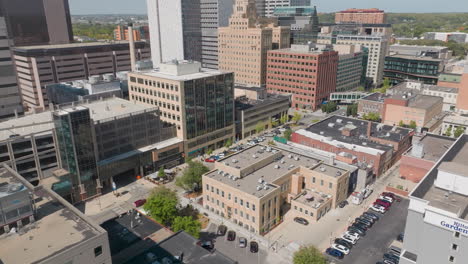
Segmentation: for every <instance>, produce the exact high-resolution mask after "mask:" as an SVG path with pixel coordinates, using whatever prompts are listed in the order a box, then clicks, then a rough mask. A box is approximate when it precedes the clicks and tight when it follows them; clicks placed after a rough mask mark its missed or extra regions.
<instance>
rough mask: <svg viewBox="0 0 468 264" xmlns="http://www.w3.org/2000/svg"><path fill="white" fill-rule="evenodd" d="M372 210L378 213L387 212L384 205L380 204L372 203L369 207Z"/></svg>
mask: <svg viewBox="0 0 468 264" xmlns="http://www.w3.org/2000/svg"><path fill="white" fill-rule="evenodd" d="M369 208H370V209H371V210H374V211H376V212H378V213H382V214H385V212H386V210H385V207H383V206H380V205H371V206H370V207H369Z"/></svg>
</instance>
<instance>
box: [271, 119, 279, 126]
mask: <svg viewBox="0 0 468 264" xmlns="http://www.w3.org/2000/svg"><path fill="white" fill-rule="evenodd" d="M278 125H279V122H278V120H271V122H270V126H271V127H277V126H278Z"/></svg>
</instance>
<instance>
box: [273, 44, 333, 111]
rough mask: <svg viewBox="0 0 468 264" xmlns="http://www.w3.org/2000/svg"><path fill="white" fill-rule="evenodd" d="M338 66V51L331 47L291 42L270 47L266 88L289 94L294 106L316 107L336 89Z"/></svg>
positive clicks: (314, 108)
mask: <svg viewBox="0 0 468 264" xmlns="http://www.w3.org/2000/svg"><path fill="white" fill-rule="evenodd" d="M322 46H323V45H322ZM337 68H338V52H336V51H333V50H332V49H331V47H330V48H328V47H326V46H323V47H319V46H312V45H292V46H291V48H290V49H281V50H271V51H269V52H268V69H267V86H266V87H267V90H268V92H269V93H274V94H291V95H292V106H293V107H295V108H301V109H312V110H316V109H318V108H319V107H320V105H321V104H322V103H323V102H325V101H327V100H328V98H329V95H330V93H332V92H334V91H335V88H336V74H337Z"/></svg>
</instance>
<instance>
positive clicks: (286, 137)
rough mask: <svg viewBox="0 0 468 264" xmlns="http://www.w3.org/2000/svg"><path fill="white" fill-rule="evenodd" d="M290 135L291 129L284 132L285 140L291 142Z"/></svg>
mask: <svg viewBox="0 0 468 264" xmlns="http://www.w3.org/2000/svg"><path fill="white" fill-rule="evenodd" d="M292 133H293V131H292V130H291V129H287V130H286V131H284V138H285V139H287V140H288V141H289V140H291V135H292Z"/></svg>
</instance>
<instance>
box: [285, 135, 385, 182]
mask: <svg viewBox="0 0 468 264" xmlns="http://www.w3.org/2000/svg"><path fill="white" fill-rule="evenodd" d="M291 141H292V142H294V143H297V144H302V145H305V146H308V147H312V148H317V149H320V150H324V151H327V152H331V153H336V154H338V153H340V152H347V153H350V154H352V155H354V156H356V157H357V159H358V161H361V162H367V163H368V164H369V163H371V161H374V173H375V175H377V176H379V175H380V174H382V172H383V170H384V166H385V164H384V161H383V158H384V155H370V154H367V153H363V152H358V151H353V150H349V149H344V148H338V147H335V146H333V145H329V144H327V143H324V142H321V141H318V140H315V139H311V138H309V137H305V136H303V135H299V134H297V133H293V134H292V135H291Z"/></svg>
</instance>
